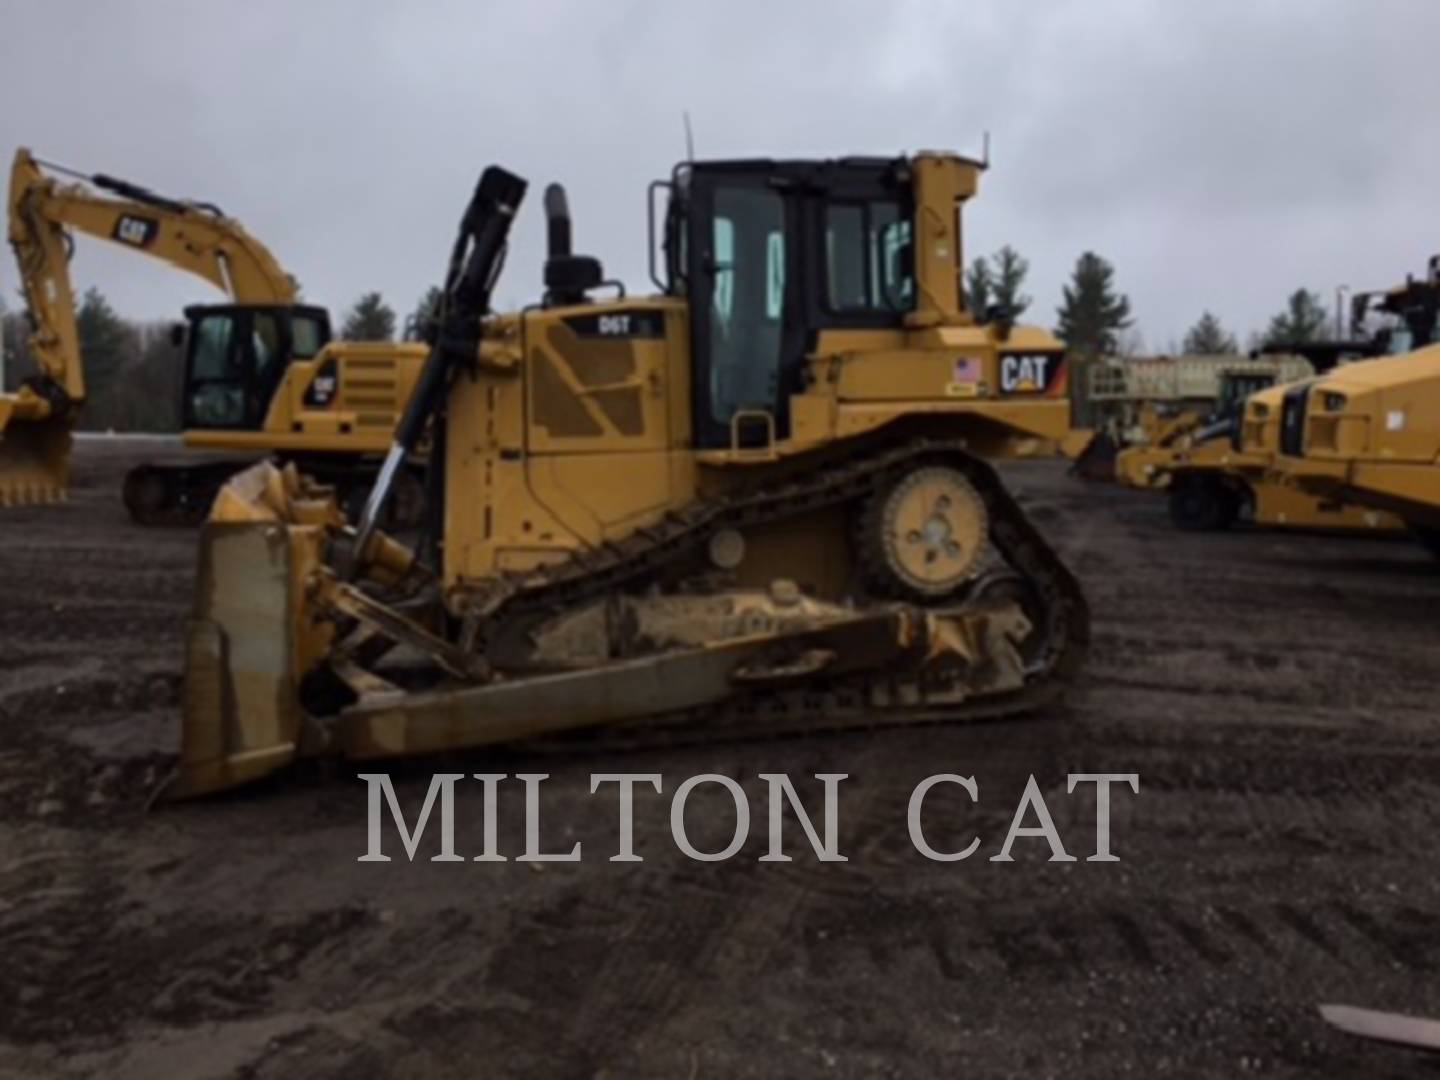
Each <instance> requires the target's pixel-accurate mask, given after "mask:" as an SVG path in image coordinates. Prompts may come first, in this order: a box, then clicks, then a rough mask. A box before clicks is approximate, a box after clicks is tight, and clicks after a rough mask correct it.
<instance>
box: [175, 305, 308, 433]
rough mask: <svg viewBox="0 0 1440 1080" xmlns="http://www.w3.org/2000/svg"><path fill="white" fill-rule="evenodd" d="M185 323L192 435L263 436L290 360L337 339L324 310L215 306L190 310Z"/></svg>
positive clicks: (186, 410)
mask: <svg viewBox="0 0 1440 1080" xmlns="http://www.w3.org/2000/svg"><path fill="white" fill-rule="evenodd" d="M185 317H186V320H187V322H188V325H189V332H188V339H189V340H188V344H187V348H186V357H185V391H184V398H183V414H184V415H183V416H182V418H181V419H182V423H183V425H184V426H185V428H186V429H203V430H212V431H213V430H224V431H259V430H261V429H262V428H263V427H264V424H265V414H266V413H267V412H268V411H269V408H270V402H271V400H272V398H274V396H275V392H276V389H277V388H278V387H279V385H280V382H281V380H282V379H283V378H284V377H285V369H286V368H287V367H288V366H289V364H290V362H291V361H292V360H308V359H311V358H313V357H314V356H316V355H317V354H318V353H319V352H320V350H321V349H322V348H324V347H325V345H326V344H327V343H328V342H329V341H330V316H329V313H328V312H326V311H325V309H324V308H319V307H309V306H304V305H284V304H276V305H259V304H213V305H204V306H193V307H188V308H186V309H185Z"/></svg>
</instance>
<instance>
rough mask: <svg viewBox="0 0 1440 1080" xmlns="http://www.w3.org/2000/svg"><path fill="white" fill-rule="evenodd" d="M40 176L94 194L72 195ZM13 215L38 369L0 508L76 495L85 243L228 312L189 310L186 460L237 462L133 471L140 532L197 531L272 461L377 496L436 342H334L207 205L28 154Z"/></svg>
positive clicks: (11, 416)
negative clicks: (261, 463) (262, 462)
mask: <svg viewBox="0 0 1440 1080" xmlns="http://www.w3.org/2000/svg"><path fill="white" fill-rule="evenodd" d="M42 164H43V165H45V167H46V168H49V169H50V170H51V171H52V172H55V173H62V174H67V175H69V176H71V177H72V178H73V179H75V180H78V181H83V182H79V183H69V184H62V183H60V182H59V180H58V179H57V178H56V177H54V176H49V175H46V173H45V171H44V169H42ZM9 215H10V227H9V233H10V244H11V246H12V247H13V248H14V250H15V258H16V264H17V266H18V269H19V272H20V280H21V284H22V285H23V287H24V291H25V300H26V306H27V311H28V314H29V317H30V322H31V327H32V334H31V336H30V340H29V346H30V353H31V355H32V357H33V358H34V360H35V362H36V366H37V368H38V371H37V373H36V374H35V375H33V376H32V377H30V378H29V379H28V380H26V382H25V383H24V384H23V385H22V386H21V387H20V389H19V391H18V392H16V393H14V394H0V505H5V504H7V503H26V502H48V501H54V500H56V499H60V498H63V496H64V493H65V490H66V485H67V482H68V471H69V459H70V453H69V451H70V431H71V429H72V427H73V426H74V424H75V422H76V420H77V418H78V416H79V413H80V410H81V408H82V407H83V405H84V402H85V376H84V366H83V357H82V356H81V354H80V342H79V336H78V333H77V331H76V324H75V300H74V293H73V290H72V287H71V284H70V273H69V266H68V263H69V256H70V250H71V247H72V246H73V237H72V234H73V233H82V234H85V235H88V236H93V237H97V238H100V239H104V240H108V241H110V242H112V243H115V244H118V245H120V246H122V247H126V248H129V249H131V250H133V251H136V252H138V253H140V254H142V255H148V256H150V257H151V258H156V259H159V260H161V261H163V262H166V263H169V264H170V265H172V266H175V267H177V268H178V269H181V270H184V271H187V272H189V273H191V274H194V275H196V276H197V277H200V278H203V279H204V280H206V281H208V282H209V283H210V284H212V285H214V286H215V287H216V288H218V289H220V290H222V291H223V292H225V293H226V294H227V295H228V296H229V297H230V299H231V301H232V302H231V303H227V304H206V305H196V306H193V307H189V308H186V309H185V315H186V318H187V320H188V325H189V333H188V335H187V338H188V344H187V352H186V361H185V372H184V380H183V389H182V398H181V409H180V413H181V423H182V426H183V428H184V435H183V439H184V443H185V445H186V446H187V447H191V448H195V449H200V450H208V451H226V452H229V455H230V456H228V457H220V458H212V459H210V460H207V461H199V462H196V463H194V464H187V465H183V466H158V465H142V466H140V467H138V468H137V469H135V470H133V471H132V472H131V473H130V474H129V475H128V476H127V477H126V480H125V490H124V498H125V504H126V506H127V507H128V508H129V510H130V513H131V515H132V516H133V517H134V518H135V519H136V520H137V521H140V522H142V523H146V524H154V523H164V522H189V523H195V522H198V521H199V520H201V519H203V518H204V516H205V513H206V511H207V510H208V509H209V507H210V503H211V501H212V500H213V498H214V495H215V492H216V491H217V490H218V489H219V487H220V485H221V484H222V483H223V482H224V481H225V479H226V478H228V477H229V476H230V475H232V474H233V473H235V472H236V471H238V470H239V469H241V468H244V467H245V466H246V465H248V464H251V463H253V462H254V461H255V460H256V459H257V458H259V457H262V456H266V455H273V456H275V457H277V458H278V459H280V460H282V461H296V462H297V463H299V464H300V465H301V466H302V467H303V468H305V469H306V470H307V472H309V473H310V474H312V475H318V476H322V477H324V478H325V479H326V480H328V481H329V482H331V483H332V484H334V485H336V486H337V487H339V488H341V489H342V490H344V491H361V492H363V491H364V490H366V489H368V486H369V482H370V480H371V479H373V476H374V469H375V467H376V465H377V464H378V461H379V459H380V458H381V457H382V456H383V455H384V453H385V451H386V449H387V448H388V447H389V445H390V443H391V441H392V435H393V432H394V428H395V423H396V420H397V419H398V417H399V415H400V411H401V409H403V407H404V403H405V401H406V399H407V398H408V397H409V394H410V390H411V387H412V386H413V384H414V380H415V376H416V374H417V373H418V371H419V369H420V365H421V364H422V363H423V361H424V359H425V355H426V348H425V346H424V345H421V344H418V343H417V344H399V345H396V344H390V343H383V344H370V343H357V342H336V341H331V340H330V319H329V315H328V314H327V313H326V311H325V310H324V309H323V308H318V307H313V306H310V305H307V304H301V303H299V302H298V301H297V296H296V288H295V282H294V279H293V278H291V276H290V275H289V274H288V273H286V272H285V270H284V268H283V267H281V265H280V264H279V263H278V262H277V261H276V259H275V257H274V256H273V255H272V254H271V253H270V251H269V250H268V249H267V248H266V247H265V245H263V244H262V243H260V241H258V240H256V239H255V238H254V237H252V236H250V235H249V233H247V232H246V231H245V229H244V228H243V226H241V224H240V223H239V222H238V221H235V220H234V219H233V218H228V217H226V216H224V215H223V214H222V213H221V212H220V211H219V209H218V208H216V207H215V206H213V205H212V204H209V203H199V202H184V201H180V200H176V199H171V198H167V197H165V196H162V195H157V194H155V193H154V192H152V191H149V190H147V189H145V188H142V187H139V186H137V185H135V184H132V183H129V182H127V181H124V180H117V179H115V178H113V177H109V176H105V175H102V174H96V175H90V176H86V175H82V174H78V173H74V172H72V171H71V170H68V169H63V168H61V167H60V166H56V165H52V164H48V163H42V162H40V161H38V160H37V159H36V158H35V157H34V156H33V155H31V153H30V152H29V151H28V150H24V149H21V150H19V151H18V152H17V153H16V155H15V160H14V164H13V166H12V168H11V173H10V196H9ZM415 486H416V485H414V484H412V491H413V488H414V487H415Z"/></svg>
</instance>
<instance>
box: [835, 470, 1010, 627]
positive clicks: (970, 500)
mask: <svg viewBox="0 0 1440 1080" xmlns="http://www.w3.org/2000/svg"><path fill="white" fill-rule="evenodd" d="M859 528H860V535H859V550H860V554H861V563H862V565H863V567H864V569H865V573H866V576H867V577H868V578H869V579H870V584H871V586H872V587H874V588H876V589H877V591H879V592H881V593H882V594H884V595H887V596H896V597H904V598H914V599H920V600H935V599H937V598H939V597H944V596H949V595H951V594H952V593H954V592H956V591H957V590H959V589H960V587H961V586H962V585H964V584H965V583H966V582H967V581H968V580H969V579H970V578H971V577H973V576H974V573H975V570H976V568H977V566H978V565H979V561H980V556H981V553H982V552H983V551H984V549H985V544H986V538H987V535H988V532H989V515H988V513H987V512H986V509H985V501H984V499H983V498H982V497H981V495H980V493H979V492H978V491H977V490H976V489H975V485H974V484H972V483H971V482H970V480H969V478H968V477H967V476H966V475H965V474H964V473H963V472H962V471H961V470H960V469H957V468H955V467H953V466H950V465H940V464H923V465H917V466H916V467H914V468H912V469H911V470H909V471H908V472H906V473H904V474H903V475H901V476H900V477H899V478H898V479H896V480H893V481H891V482H890V483H889V484H888V485H886V486H885V487H883V488H881V489H880V490H879V491H877V492H876V493H875V494H874V495H872V496H870V498H869V500H868V501H867V502H866V504H865V510H864V512H863V513H862V514H861V518H860V525H859Z"/></svg>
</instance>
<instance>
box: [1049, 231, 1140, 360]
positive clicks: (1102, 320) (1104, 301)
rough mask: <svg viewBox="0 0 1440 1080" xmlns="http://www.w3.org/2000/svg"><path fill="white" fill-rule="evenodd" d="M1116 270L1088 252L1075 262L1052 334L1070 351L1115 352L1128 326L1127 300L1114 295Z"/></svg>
mask: <svg viewBox="0 0 1440 1080" xmlns="http://www.w3.org/2000/svg"><path fill="white" fill-rule="evenodd" d="M1114 278H1115V268H1114V267H1113V266H1111V265H1110V264H1109V263H1108V262H1106V261H1105V260H1104V259H1102V258H1101V257H1100V256H1099V255H1096V254H1095V253H1094V252H1093V251H1087V252H1085V253H1084V254H1083V255H1081V256H1080V258H1079V259H1077V260H1076V262H1075V271H1074V274H1073V276H1072V277H1071V280H1070V284H1069V285H1066V286H1065V289H1064V293H1063V296H1064V302H1063V303H1062V304H1061V305H1060V308H1059V310H1058V312H1057V314H1058V316H1059V324H1058V325H1057V326H1056V328H1055V333H1056V335H1057V336H1059V337H1060V339H1061V340H1062V341H1064V342H1065V344H1066V345H1068V346H1069V347H1070V349H1071V351H1073V352H1076V353H1080V354H1082V355H1086V356H1099V355H1108V354H1111V353H1113V352H1114V351H1115V349H1116V346H1117V343H1118V340H1119V333H1120V331H1121V330H1124V329H1125V328H1126V327H1128V326H1129V325H1130V322H1131V319H1130V298H1129V297H1128V296H1124V295H1117V294H1116V292H1115V282H1114Z"/></svg>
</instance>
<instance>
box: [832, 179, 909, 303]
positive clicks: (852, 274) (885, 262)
mask: <svg viewBox="0 0 1440 1080" xmlns="http://www.w3.org/2000/svg"><path fill="white" fill-rule="evenodd" d="M911 231H912V226H911V223H910V219H909V217H908V216H906V215H905V214H903V213H902V212H901V207H900V205H899V204H898V203H896V202H892V201H870V202H856V203H831V204H830V205H828V206H827V207H826V208H825V262H826V290H825V297H826V304H827V306H828V307H829V309H830V310H831V311H833V312H837V313H846V312H887V313H899V312H904V311H909V310H910V309H911V308H913V307H914V304H915V275H914V270H913V265H914V259H913V257H912V238H911Z"/></svg>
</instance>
